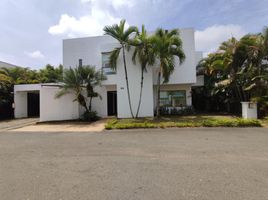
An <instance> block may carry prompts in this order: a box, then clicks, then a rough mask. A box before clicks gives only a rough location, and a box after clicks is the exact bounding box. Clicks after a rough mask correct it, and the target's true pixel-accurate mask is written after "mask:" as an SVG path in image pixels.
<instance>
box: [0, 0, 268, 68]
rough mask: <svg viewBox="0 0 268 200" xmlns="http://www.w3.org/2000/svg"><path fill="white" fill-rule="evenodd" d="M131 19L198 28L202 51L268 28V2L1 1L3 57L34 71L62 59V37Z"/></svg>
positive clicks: (100, 31)
mask: <svg viewBox="0 0 268 200" xmlns="http://www.w3.org/2000/svg"><path fill="white" fill-rule="evenodd" d="M121 19H126V21H127V24H129V25H136V26H138V27H141V25H142V24H145V27H146V29H147V30H148V31H153V30H155V29H156V28H158V27H162V28H165V29H173V28H189V27H190V28H194V29H195V31H196V32H195V42H196V50H198V51H203V52H204V54H207V53H209V52H213V51H215V50H216V49H217V47H218V46H219V44H220V43H221V42H223V41H225V40H227V39H228V38H230V37H232V36H234V37H237V38H240V37H242V36H243V35H244V34H247V33H256V32H261V31H262V30H263V28H264V27H265V26H268V0H1V1H0V60H1V61H5V62H9V63H12V64H16V65H19V66H23V67H30V68H32V69H40V68H42V67H44V66H45V65H46V64H48V63H50V64H52V65H58V64H60V63H62V40H63V39H66V38H74V37H85V36H95V35H102V34H103V27H104V26H105V25H111V24H114V23H118V22H119V21H120V20H121Z"/></svg>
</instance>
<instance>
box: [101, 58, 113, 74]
mask: <svg viewBox="0 0 268 200" xmlns="http://www.w3.org/2000/svg"><path fill="white" fill-rule="evenodd" d="M109 60H110V53H102V71H103V74H105V75H109V74H116V71H115V70H114V69H112V68H111V66H110V61H109Z"/></svg>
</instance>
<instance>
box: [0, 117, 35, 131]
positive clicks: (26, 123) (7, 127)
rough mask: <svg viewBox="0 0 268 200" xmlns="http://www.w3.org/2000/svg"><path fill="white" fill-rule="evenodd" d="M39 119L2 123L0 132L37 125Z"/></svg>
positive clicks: (5, 121)
mask: <svg viewBox="0 0 268 200" xmlns="http://www.w3.org/2000/svg"><path fill="white" fill-rule="evenodd" d="M38 121H39V118H23V119H11V120H4V121H0V131H8V130H13V129H18V128H22V127H25V126H30V125H34V124H36V122H38Z"/></svg>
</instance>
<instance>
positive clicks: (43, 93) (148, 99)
mask: <svg viewBox="0 0 268 200" xmlns="http://www.w3.org/2000/svg"><path fill="white" fill-rule="evenodd" d="M180 35H181V38H182V41H183V50H184V52H185V55H186V59H185V61H184V63H183V64H182V65H180V64H179V60H178V59H176V68H175V71H174V72H173V74H172V75H171V77H170V81H169V83H167V84H164V85H161V104H162V105H163V106H169V107H181V106H191V105H192V98H191V87H192V86H194V85H197V84H199V83H197V78H196V65H197V63H198V61H199V60H200V59H201V57H202V53H201V52H196V51H195V39H194V30H193V29H181V30H180ZM117 46H118V42H117V41H116V40H114V39H113V38H112V37H110V36H97V37H86V38H75V39H66V40H64V41H63V66H64V68H65V69H67V68H70V67H72V68H73V67H77V66H78V65H93V66H95V67H96V69H99V70H102V71H103V73H104V74H106V76H107V80H105V81H103V83H102V86H101V87H98V88H96V90H97V91H98V92H99V93H100V94H101V96H102V99H98V98H95V99H93V102H92V109H93V110H95V111H97V113H98V115H100V116H101V117H106V116H109V115H116V116H117V117H119V118H128V117H131V114H130V110H129V105H128V99H127V91H126V83H125V76H124V70H123V62H122V56H119V60H118V62H117V70H116V71H113V70H111V68H110V67H109V62H108V58H109V52H111V51H112V50H113V49H114V48H115V47H117ZM126 60H127V68H128V74H129V87H130V95H131V100H132V107H133V110H134V112H135V111H136V109H137V106H138V100H139V91H140V74H141V70H140V66H139V64H138V63H137V65H134V64H133V63H132V52H131V51H130V52H128V53H127V55H126ZM157 70H158V66H157V65H156V66H152V67H148V70H147V72H146V73H145V74H144V89H143V97H142V103H141V108H140V113H139V116H140V117H151V116H153V115H154V109H155V106H156V96H157V95H156V81H157ZM198 80H200V81H201V82H202V79H198ZM58 85H59V84H55V83H54V84H34V85H16V86H15V88H14V94H15V95H14V96H15V100H14V101H15V117H16V118H21V117H27V116H29V110H30V109H29V107H31V103H29V101H30V99H31V97H30V98H29V93H37V94H38V93H39V98H40V100H39V108H40V112H39V114H40V121H53V120H69V119H77V118H79V116H81V114H83V112H84V111H83V109H82V108H81V107H80V106H79V105H78V103H77V102H73V99H74V97H73V96H72V95H71V94H69V95H66V96H62V97H61V98H59V99H55V94H56V92H57V91H58V90H59V87H58Z"/></svg>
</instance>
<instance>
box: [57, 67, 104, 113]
mask: <svg viewBox="0 0 268 200" xmlns="http://www.w3.org/2000/svg"><path fill="white" fill-rule="evenodd" d="M103 80H105V77H104V76H103V75H102V73H101V72H100V71H96V70H95V67H92V66H79V67H77V68H69V69H66V70H64V74H63V85H62V86H61V90H60V91H59V92H58V93H57V94H56V98H60V97H61V96H63V95H66V94H69V93H74V95H75V99H74V101H77V102H78V103H79V104H80V105H81V106H83V108H84V109H85V113H87V114H88V113H90V112H91V111H92V110H91V102H92V98H94V97H99V94H98V93H97V92H95V91H94V87H96V86H98V85H100V83H101V81H103ZM85 93H86V94H85ZM87 97H89V98H90V102H89V105H87Z"/></svg>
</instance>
